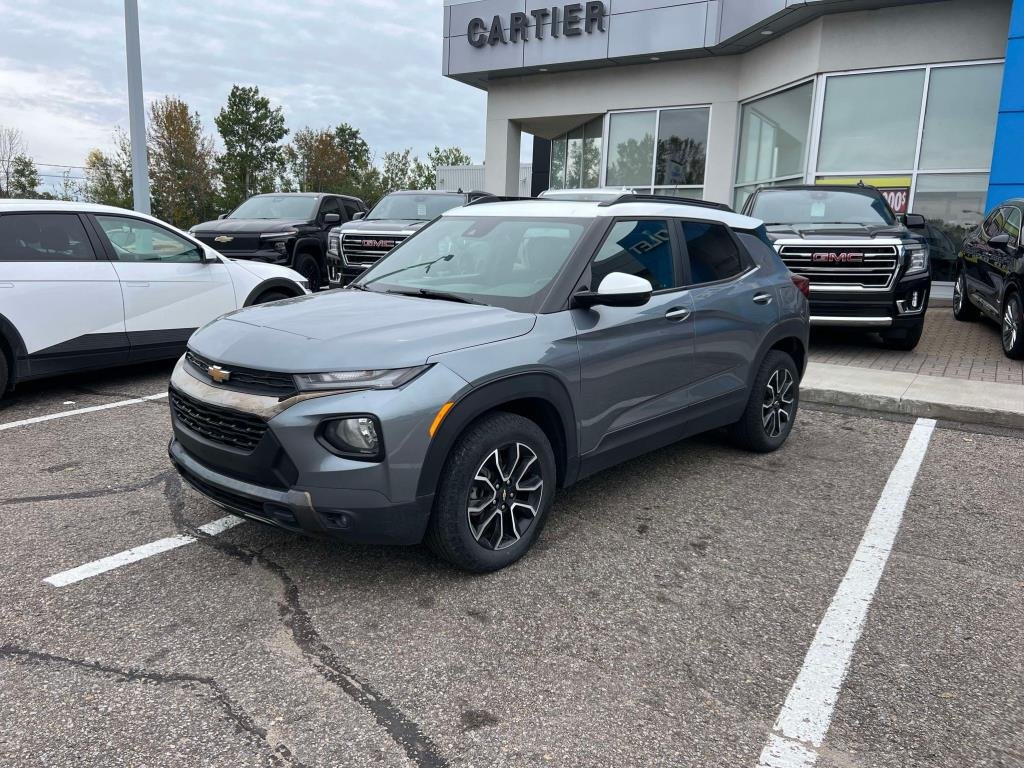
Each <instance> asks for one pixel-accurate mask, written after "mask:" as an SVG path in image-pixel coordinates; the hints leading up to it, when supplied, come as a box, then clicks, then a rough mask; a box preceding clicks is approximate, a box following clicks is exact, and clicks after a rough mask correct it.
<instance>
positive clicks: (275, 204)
mask: <svg viewBox="0 0 1024 768" xmlns="http://www.w3.org/2000/svg"><path fill="white" fill-rule="evenodd" d="M366 210H367V207H366V203H364V202H363V201H362V200H360V199H359V198H357V197H348V196H346V195H325V194H311V193H275V194H269V195H256V196H255V197H250V198H249V199H248V200H246V201H245V202H244V203H242V204H241V205H240V206H238V207H237V208H236V209H235V210H233V211H232V212H231V213H226V214H224V215H223V216H221V217H220V218H219V219H218V220H216V221H207V222H204V223H202V224H196V225H195V226H194V227H192V229H190V230H189V234H191V235H193V236H194V237H195V238H196V239H198V240H199V241H200V242H202V243H203V244H204V245H207V246H209V247H210V248H213V249H215V250H216V251H218V252H220V253H222V254H224V255H225V256H227V257H229V258H232V259H245V260H247V261H261V262H265V263H267V264H279V265H281V266H285V267H290V268H292V269H294V270H295V271H296V272H298V273H299V274H300V275H302V276H303V278H305V280H306V282H308V283H309V287H310V288H311V289H312V290H314V291H316V290H319V289H321V288H325V287H328V284H329V283H328V273H329V269H328V263H327V235H328V232H329V231H330V230H331V229H332V228H334V227H336V226H338V224H340V223H344V222H346V221H351V220H352V219H353V218H356V217H358V216H359V215H360V214H363V213H365V212H366Z"/></svg>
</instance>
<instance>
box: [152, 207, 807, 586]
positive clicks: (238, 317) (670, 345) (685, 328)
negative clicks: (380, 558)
mask: <svg viewBox="0 0 1024 768" xmlns="http://www.w3.org/2000/svg"><path fill="white" fill-rule="evenodd" d="M806 293H807V281H806V280H804V279H803V278H801V277H796V276H794V275H792V274H791V273H790V272H789V270H788V269H787V268H786V267H785V265H784V264H783V263H782V262H781V261H780V259H779V257H778V255H776V253H775V251H774V250H773V248H772V246H771V245H770V242H769V240H768V237H767V235H766V234H765V231H764V229H763V227H762V225H761V222H760V221H757V220H755V219H750V218H747V217H745V216H740V215H737V214H735V213H732V212H731V211H728V210H722V209H721V207H716V206H711V205H706V206H704V205H701V204H699V203H694V202H692V201H689V202H687V203H686V204H683V201H673V200H665V199H659V198H644V197H641V196H636V195H627V196H624V197H623V198H622V199H620V200H617V201H609V202H604V203H597V202H561V201H546V200H536V201H505V202H485V203H480V204H471V205H467V206H464V207H461V208H457V209H454V210H451V211H448V212H447V213H445V214H444V215H443V216H441V217H439V218H438V219H437V220H436V221H434V222H433V223H431V224H430V225H428V226H427V227H425V228H423V229H422V230H420V231H419V232H418V233H417V234H416V235H415V236H413V237H411V238H409V239H408V240H406V241H405V242H404V243H403V244H402V245H401V246H399V247H398V248H396V249H395V250H394V251H393V252H392V253H391V254H390V255H388V256H387V257H385V258H384V259H383V260H381V261H380V262H379V263H378V264H377V265H376V266H374V267H372V268H371V269H370V270H369V271H368V272H366V273H365V274H364V275H362V276H361V277H360V278H359V279H358V280H357V281H356V282H355V283H353V284H352V285H351V286H350V287H349V288H347V289H344V290H340V291H332V292H330V293H326V294H321V295H318V296H310V297H302V298H296V299H290V300H286V301H279V302H274V303H271V304H266V305H262V306H259V307H253V308H250V309H245V310H242V311H240V312H236V313H233V314H230V315H227V316H225V317H223V318H221V319H219V320H216V321H214V322H213V323H210V324H209V325H207V326H206V327H204V328H202V329H200V330H199V331H198V332H197V333H196V334H195V335H194V336H193V337H192V339H191V340H190V342H189V349H188V352H187V353H186V355H185V356H184V357H183V358H182V359H181V360H180V361H179V363H178V365H177V367H176V368H175V370H174V374H173V377H172V379H171V386H170V403H171V415H172V421H173V428H174V438H173V440H172V441H171V444H170V447H169V453H170V457H171V460H172V461H173V463H174V465H175V466H176V467H177V469H178V470H179V471H180V472H181V474H182V476H183V477H184V479H185V480H186V481H187V482H188V483H190V484H191V485H192V486H193V487H194V488H196V489H197V490H198V491H199V492H200V493H202V494H204V495H205V496H207V497H209V498H210V499H211V500H213V501H214V502H215V503H217V504H219V505H220V506H222V507H224V508H226V509H227V510H228V511H230V512H233V513H235V514H238V515H242V516H244V517H247V518H251V519H253V520H258V521H261V522H264V523H270V524H272V525H276V526H279V527H281V528H285V529H288V530H292V531H298V532H305V533H316V534H325V535H331V536H335V537H338V538H341V539H345V540H349V541H358V542H373V543H396V544H414V543H417V542H420V541H422V540H424V539H426V542H427V543H428V544H429V545H430V547H431V548H432V549H433V550H434V551H435V552H436V553H437V554H439V555H440V556H441V557H443V558H444V559H446V560H448V561H449V562H451V563H453V564H455V565H457V566H459V567H461V568H464V569H467V570H472V571H490V570H496V569H498V568H502V567H504V566H506V565H508V564H510V563H512V562H514V561H515V560H517V559H518V558H519V557H521V556H522V555H523V553H524V552H525V551H526V550H527V549H528V548H529V547H530V545H531V544H532V543H533V542H534V541H535V540H536V538H537V536H538V535H539V533H540V530H541V528H542V527H543V525H544V520H545V518H546V516H547V515H548V513H549V511H550V509H551V505H552V501H553V500H554V497H555V492H556V490H557V489H559V488H564V487H566V486H569V485H571V484H573V483H575V482H577V481H579V480H580V479H582V478H584V477H587V476H588V475H592V474H594V473H596V472H600V471H601V470H603V469H605V468H607V467H610V466H612V465H615V464H618V463H619V462H622V461H624V460H626V459H629V458H631V457H634V456H637V455H640V454H642V453H645V452H647V451H651V450H653V449H655V448H659V447H661V446H664V445H668V444H670V443H672V442H675V441H677V440H680V439H682V438H685V437H688V436H690V435H693V434H696V433H699V432H704V431H706V430H711V429H715V428H719V427H727V428H728V429H729V430H730V432H731V434H732V435H733V437H734V438H735V440H736V441H737V442H738V443H739V444H741V445H742V446H744V447H746V448H748V449H751V450H754V451H773V450H775V449H777V448H779V447H780V446H781V445H782V444H783V443H784V442H785V440H786V438H787V437H788V436H789V433H790V431H791V430H792V428H793V422H794V419H795V418H796V414H797V406H798V402H799V394H798V393H799V382H800V379H801V376H802V373H803V370H804V363H805V360H806V350H807V337H808V328H809V322H808V309H807V298H806Z"/></svg>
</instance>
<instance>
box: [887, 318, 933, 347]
mask: <svg viewBox="0 0 1024 768" xmlns="http://www.w3.org/2000/svg"><path fill="white" fill-rule="evenodd" d="M923 333H924V318H923V317H922V318H921V319H920V320H919V321H918V322H916V323H914V325H911V326H908V327H906V328H901V329H900V330H898V331H883V332H882V334H881V336H882V346H883V347H885V348H886V349H896V350H900V351H902V352H909V351H910V350H912V349H913V348H914V347H916V346H917V344H918V342H920V341H921V334H923Z"/></svg>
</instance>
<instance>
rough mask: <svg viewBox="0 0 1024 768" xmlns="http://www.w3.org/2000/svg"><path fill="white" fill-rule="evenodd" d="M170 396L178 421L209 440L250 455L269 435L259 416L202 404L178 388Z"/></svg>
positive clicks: (172, 408)
mask: <svg viewBox="0 0 1024 768" xmlns="http://www.w3.org/2000/svg"><path fill="white" fill-rule="evenodd" d="M170 394H171V410H172V411H173V413H174V417H175V418H176V419H177V420H178V422H179V423H180V424H181V425H182V426H183V427H185V428H186V429H188V430H190V431H192V432H195V433H196V434H197V435H200V436H201V437H205V438H206V439H207V440H211V441H213V442H215V443H220V444H221V445H226V446H228V447H229V448H238V449H239V450H242V451H245V452H247V453H251V452H252V451H254V450H256V446H257V445H259V442H260V440H262V439H263V435H265V434H266V432H267V423H266V422H265V421H263V420H262V419H259V418H257V417H256V416H251V415H249V414H247V413H240V412H238V411H229V410H227V409H225V408H218V407H216V406H213V405H207V404H206V403H201V402H199V401H198V400H193V399H192V398H191V397H188V396H187V395H184V394H182V393H181V392H178V391H177V390H176V389H171V393H170Z"/></svg>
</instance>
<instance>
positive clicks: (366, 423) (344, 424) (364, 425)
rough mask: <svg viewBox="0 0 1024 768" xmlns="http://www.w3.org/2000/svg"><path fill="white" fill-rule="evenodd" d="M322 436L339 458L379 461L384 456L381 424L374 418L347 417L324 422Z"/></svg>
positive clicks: (321, 429)
mask: <svg viewBox="0 0 1024 768" xmlns="http://www.w3.org/2000/svg"><path fill="white" fill-rule="evenodd" d="M320 436H321V438H323V440H324V442H326V443H327V445H328V446H329V447H330V448H331V449H333V450H334V452H335V453H337V454H338V455H339V456H345V457H347V458H352V459H361V460H363V461H378V460H380V459H381V458H382V457H383V455H384V451H383V445H382V444H381V435H380V424H379V423H378V422H377V419H376V417H374V416H346V417H344V418H341V419H334V420H332V421H328V422H324V424H323V426H322V427H321V428H320Z"/></svg>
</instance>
